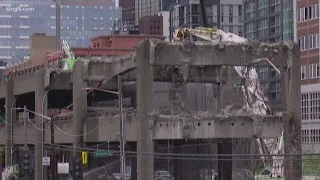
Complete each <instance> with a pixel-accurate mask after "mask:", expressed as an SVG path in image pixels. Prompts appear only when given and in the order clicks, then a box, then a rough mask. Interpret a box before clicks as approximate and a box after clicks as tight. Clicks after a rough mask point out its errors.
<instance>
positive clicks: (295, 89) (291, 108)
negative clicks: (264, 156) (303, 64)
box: [282, 45, 302, 180]
mask: <svg viewBox="0 0 320 180" xmlns="http://www.w3.org/2000/svg"><path fill="white" fill-rule="evenodd" d="M291 53H292V56H290V55H289V56H287V54H283V59H284V58H285V57H289V58H290V57H292V58H290V59H289V61H288V62H289V63H288V64H289V65H290V66H289V67H288V69H287V71H286V72H284V77H283V78H285V79H284V83H283V84H284V85H287V87H284V88H283V89H284V92H282V94H284V93H285V94H284V95H285V97H284V98H283V99H285V100H286V103H287V104H286V106H287V113H286V114H285V116H284V153H285V154H300V153H301V116H300V113H301V107H300V104H301V98H300V97H301V89H300V50H299V46H298V45H294V48H293V50H292V52H291ZM284 173H285V179H290V180H300V179H302V161H301V156H300V155H297V156H285V162H284Z"/></svg>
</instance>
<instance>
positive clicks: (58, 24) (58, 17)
mask: <svg viewBox="0 0 320 180" xmlns="http://www.w3.org/2000/svg"><path fill="white" fill-rule="evenodd" d="M60 11H61V9H60V0H56V40H57V49H58V50H60V49H61V46H60V44H61V43H60V42H61V12H60Z"/></svg>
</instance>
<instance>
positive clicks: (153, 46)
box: [83, 39, 295, 81]
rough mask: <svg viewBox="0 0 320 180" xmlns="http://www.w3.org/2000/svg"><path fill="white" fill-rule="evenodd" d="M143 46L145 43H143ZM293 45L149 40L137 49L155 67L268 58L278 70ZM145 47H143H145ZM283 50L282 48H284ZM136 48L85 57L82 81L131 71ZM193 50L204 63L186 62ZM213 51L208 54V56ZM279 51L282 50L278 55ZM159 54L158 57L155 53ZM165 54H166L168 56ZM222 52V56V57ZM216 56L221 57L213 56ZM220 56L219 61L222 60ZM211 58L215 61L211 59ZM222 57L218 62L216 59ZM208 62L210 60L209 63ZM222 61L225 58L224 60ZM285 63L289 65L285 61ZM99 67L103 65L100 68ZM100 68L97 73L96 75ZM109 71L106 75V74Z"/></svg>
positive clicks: (230, 62)
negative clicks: (112, 54)
mask: <svg viewBox="0 0 320 180" xmlns="http://www.w3.org/2000/svg"><path fill="white" fill-rule="evenodd" d="M143 43H145V44H143ZM221 44H223V46H222V47H223V48H221ZM294 45H295V44H294V43H293V42H281V43H275V44H266V43H258V42H251V41H248V42H246V43H231V42H220V43H219V44H217V43H210V42H190V43H181V42H179V43H169V42H165V41H160V40H155V39H149V40H144V41H143V42H141V43H140V45H139V46H138V47H137V48H138V49H139V48H149V55H148V56H149V62H150V65H156V66H157V65H159V66H166V65H167V66H186V65H187V66H189V65H190V66H192V65H195V66H200V65H201V64H202V65H203V66H208V65H211V66H217V65H220V66H222V65H225V64H226V65H236V66H237V64H239V65H238V66H241V65H249V64H251V65H253V63H252V61H253V60H255V59H258V58H269V60H270V61H271V62H272V63H273V64H275V65H276V66H279V67H286V66H287V65H288V64H287V63H283V62H280V61H283V58H282V57H280V55H281V54H285V55H287V56H286V57H287V58H288V57H290V54H291V56H293V52H292V51H293V49H294ZM146 46H147V47H146ZM284 47H285V48H284ZM138 49H137V50H136V51H135V52H133V53H131V54H129V55H124V56H117V57H104V58H99V59H92V58H89V59H87V60H84V61H83V62H84V63H85V66H84V68H85V69H84V72H85V73H84V79H86V80H92V81H94V80H97V79H104V80H105V79H108V78H112V77H113V76H116V75H118V74H123V73H126V72H128V71H130V70H132V69H135V68H136V67H137V64H136V58H137V53H138V52H139V51H138ZM170 49H171V50H172V51H173V50H174V52H173V54H172V53H171V54H170V52H168V51H167V50H170ZM192 49H193V50H195V51H196V52H197V53H196V54H199V55H200V54H202V52H203V53H206V52H207V53H209V54H211V55H208V57H205V59H204V60H200V61H201V62H200V61H199V60H194V59H190V58H191V57H190V56H189V55H188V54H190V53H191V50H192ZM222 49H229V51H233V50H234V51H235V53H240V54H239V55H240V57H238V58H239V60H238V61H236V60H235V58H236V57H233V58H232V60H230V59H229V58H228V56H230V55H229V54H228V52H227V51H222ZM211 51H213V52H212V53H210V52H211ZM280 51H284V52H283V53H281V52H280ZM159 53H160V54H159ZM168 53H169V54H168ZM225 53H226V54H225ZM215 54H217V55H219V56H221V57H215V56H214V55H215ZM162 56H166V57H168V58H166V59H167V60H168V59H169V60H170V57H171V56H173V57H175V59H176V60H175V61H170V62H167V61H166V60H164V59H163V57H162ZM222 56H223V58H222ZM173 57H171V58H173ZM214 58H218V59H215V60H214ZM219 58H222V59H219ZM211 59H212V60H211ZM226 59H228V60H227V61H226ZM287 62H289V61H288V60H287ZM102 64H103V65H102ZM263 66H270V65H269V64H263ZM98 69H100V70H101V72H97V70H98ZM106 70H108V71H112V73H111V72H108V71H106ZM105 72H108V73H109V75H104V74H103V73H105Z"/></svg>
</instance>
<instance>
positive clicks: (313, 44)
mask: <svg viewBox="0 0 320 180" xmlns="http://www.w3.org/2000/svg"><path fill="white" fill-rule="evenodd" d="M318 47H319V34H312V35H310V36H309V48H310V49H314V48H318Z"/></svg>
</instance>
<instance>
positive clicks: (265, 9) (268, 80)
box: [243, 0, 294, 109]
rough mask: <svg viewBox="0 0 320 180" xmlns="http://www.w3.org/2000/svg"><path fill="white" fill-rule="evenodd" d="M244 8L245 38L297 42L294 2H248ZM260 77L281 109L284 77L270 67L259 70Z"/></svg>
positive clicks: (245, 0) (246, 0)
mask: <svg viewBox="0 0 320 180" xmlns="http://www.w3.org/2000/svg"><path fill="white" fill-rule="evenodd" d="M243 6H244V9H243V10H244V12H243V14H244V16H243V17H244V37H245V38H248V39H253V40H257V41H261V42H268V43H275V42H280V41H282V40H293V35H294V33H293V32H294V31H293V3H292V0H244V1H243ZM258 74H259V78H260V82H261V85H262V86H264V87H265V88H266V89H267V90H268V93H269V98H270V100H271V102H273V105H274V108H275V109H277V108H280V102H281V100H282V97H281V82H280V75H279V74H277V72H276V70H275V69H274V68H269V67H262V68H259V69H258Z"/></svg>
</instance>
